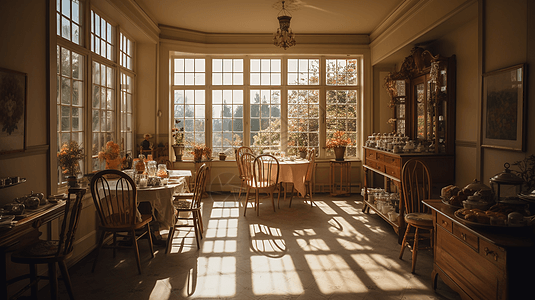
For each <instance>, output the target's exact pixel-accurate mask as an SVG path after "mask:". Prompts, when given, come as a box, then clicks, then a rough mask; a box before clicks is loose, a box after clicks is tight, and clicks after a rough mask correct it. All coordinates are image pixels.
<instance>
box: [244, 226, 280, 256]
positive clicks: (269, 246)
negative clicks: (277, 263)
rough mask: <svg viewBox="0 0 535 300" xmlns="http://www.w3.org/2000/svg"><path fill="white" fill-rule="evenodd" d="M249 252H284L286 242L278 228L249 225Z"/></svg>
mask: <svg viewBox="0 0 535 300" xmlns="http://www.w3.org/2000/svg"><path fill="white" fill-rule="evenodd" d="M249 232H250V236H251V251H252V252H262V253H271V255H273V254H274V253H280V252H286V251H287V248H286V241H285V239H284V238H282V232H281V230H280V228H276V227H269V226H266V225H262V224H250V225H249Z"/></svg>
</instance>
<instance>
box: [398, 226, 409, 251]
mask: <svg viewBox="0 0 535 300" xmlns="http://www.w3.org/2000/svg"><path fill="white" fill-rule="evenodd" d="M410 229H411V225H409V224H407V228H406V229H405V235H404V236H403V241H402V242H401V252H400V253H399V259H403V251H405V245H406V243H407V236H408V235H409V231H410Z"/></svg>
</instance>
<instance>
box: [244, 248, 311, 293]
mask: <svg viewBox="0 0 535 300" xmlns="http://www.w3.org/2000/svg"><path fill="white" fill-rule="evenodd" d="M251 279H252V288H253V293H254V294H255V295H299V294H302V293H303V292H304V288H303V284H302V283H301V280H300V278H299V274H297V272H296V270H295V265H294V263H293V261H292V258H291V257H290V256H289V255H285V256H283V257H280V258H278V259H273V258H269V257H266V256H251Z"/></svg>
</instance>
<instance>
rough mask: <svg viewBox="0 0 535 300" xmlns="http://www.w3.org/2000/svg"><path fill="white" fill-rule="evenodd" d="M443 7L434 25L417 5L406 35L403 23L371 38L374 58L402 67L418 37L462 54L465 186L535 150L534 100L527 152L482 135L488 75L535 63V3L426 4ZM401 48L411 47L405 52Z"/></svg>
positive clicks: (460, 162) (460, 173)
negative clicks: (534, 135)
mask: <svg viewBox="0 0 535 300" xmlns="http://www.w3.org/2000/svg"><path fill="white" fill-rule="evenodd" d="M441 7H442V8H443V9H444V10H443V11H442V12H441V16H437V18H436V19H435V20H434V23H433V25H432V26H429V27H426V28H424V29H422V28H419V24H422V22H424V21H423V20H421V13H420V12H421V11H415V12H414V13H412V14H409V15H407V16H404V17H403V19H404V20H406V22H405V23H404V24H403V26H402V27H403V28H404V30H403V34H402V35H396V34H395V33H396V32H397V30H400V29H394V28H392V29H390V28H389V29H388V30H387V31H386V33H385V34H384V35H382V36H379V37H378V38H377V39H374V40H373V41H372V43H371V53H372V63H373V64H377V65H381V64H384V63H392V61H394V63H397V66H398V69H399V66H400V64H401V59H402V57H405V56H407V55H408V54H409V52H408V50H409V49H410V48H411V47H412V46H414V44H416V43H418V42H427V43H426V45H425V47H427V48H429V49H431V51H432V52H433V53H439V54H441V55H445V56H451V55H453V54H455V55H456V58H457V85H456V87H457V92H456V105H457V107H456V112H457V114H456V118H457V120H456V164H455V166H456V182H455V183H456V184H457V185H460V186H464V185H466V184H468V183H469V182H471V181H472V180H473V179H474V178H477V179H479V180H481V181H482V182H484V183H485V184H487V185H488V184H489V179H490V178H491V177H492V176H494V175H495V174H497V173H499V172H501V171H503V169H504V168H503V164H504V163H505V162H510V163H512V162H514V161H517V160H521V159H523V158H525V157H526V156H528V155H530V154H533V153H534V152H535V139H529V135H530V131H529V128H535V124H534V122H535V121H534V120H533V119H534V118H533V117H534V116H535V107H534V106H533V105H528V117H527V120H528V124H527V128H528V141H527V152H515V151H506V150H496V149H489V148H482V147H481V141H480V139H481V136H480V135H481V133H480V130H481V125H480V124H481V111H482V108H481V84H482V83H481V78H482V75H483V73H484V72H489V71H493V70H496V69H500V68H504V67H508V66H512V65H515V64H519V63H528V65H529V64H531V65H533V63H534V62H535V51H534V50H535V31H534V30H533V29H534V28H535V21H534V19H533V18H529V16H533V15H534V14H535V3H534V2H533V1H529V0H515V1H501V0H485V1H483V0H480V1H452V2H449V4H448V5H447V7H443V4H439V3H437V1H429V2H428V3H426V4H425V5H423V7H422V9H423V10H428V9H434V10H438V9H439V8H441ZM474 11H477V13H476V14H474V13H473V12H474ZM428 16H429V15H428ZM482 20H485V22H484V23H483V22H482ZM426 22H430V20H427V21H426ZM432 27H433V28H432ZM372 36H373V34H372ZM430 41H432V42H431V43H430ZM398 49H402V50H403V51H404V52H405V53H404V54H403V55H400V53H399V51H397V50H398ZM374 68H375V66H374ZM374 79H375V78H374ZM528 80H529V81H528V91H529V90H530V89H532V88H533V87H535V78H534V76H531V77H530V76H528ZM377 85H382V82H376V81H374V88H375V87H377ZM374 91H375V90H374ZM528 97H529V99H527V101H528V102H530V103H533V102H534V97H535V95H534V93H529V92H528ZM373 99H374V101H379V102H381V103H382V102H383V99H382V98H381V95H380V94H379V95H377V94H375V93H374V95H373ZM374 118H378V119H379V120H382V119H383V118H384V116H383V114H382V113H381V112H377V111H375V112H374ZM374 124H376V121H375V120H374Z"/></svg>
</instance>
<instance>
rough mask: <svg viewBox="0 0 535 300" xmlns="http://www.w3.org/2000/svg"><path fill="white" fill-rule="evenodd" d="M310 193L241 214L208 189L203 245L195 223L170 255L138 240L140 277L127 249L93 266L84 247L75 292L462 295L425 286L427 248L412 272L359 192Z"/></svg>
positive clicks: (133, 297) (108, 295) (127, 295)
mask: <svg viewBox="0 0 535 300" xmlns="http://www.w3.org/2000/svg"><path fill="white" fill-rule="evenodd" d="M314 196H315V199H314V200H315V205H314V207H311V206H310V204H308V203H304V202H303V201H302V199H300V198H294V201H293V203H292V207H291V208H289V207H288V202H286V203H282V201H281V208H280V209H279V210H277V211H276V212H273V208H272V206H271V200H269V199H267V198H266V199H262V200H261V205H260V216H259V217H257V216H256V213H255V211H254V209H253V208H249V209H248V211H247V216H246V217H244V216H243V207H241V206H240V203H239V201H238V199H237V195H236V194H210V195H208V197H205V198H204V199H203V218H204V227H205V236H204V239H203V240H202V244H201V249H200V250H198V249H197V246H196V243H195V235H194V233H193V232H192V231H184V232H181V233H180V234H177V236H176V237H175V239H174V240H173V245H172V250H171V253H169V254H167V255H166V254H165V253H164V251H165V247H164V246H163V245H155V250H156V251H157V253H156V254H155V258H153V259H150V255H149V253H148V246H147V245H146V244H147V243H145V241H141V243H140V245H141V249H140V253H141V256H142V268H143V274H142V275H138V273H137V269H136V266H135V259H134V256H133V254H132V253H131V252H129V251H120V252H118V254H117V257H116V258H115V259H114V258H112V253H111V251H104V252H102V253H101V256H100V258H99V263H98V266H97V270H96V271H95V273H91V264H92V261H93V256H92V255H90V256H88V257H86V258H85V259H84V260H82V261H81V262H79V263H78V264H76V265H75V266H72V267H71V268H70V272H71V275H72V282H73V286H74V292H75V295H76V299H78V300H84V299H129V300H137V299H185V298H190V299H418V300H420V299H460V298H459V296H458V295H457V294H456V293H455V292H453V291H452V290H451V289H449V287H447V286H446V285H445V284H444V283H443V282H442V281H441V280H440V279H439V284H438V289H437V291H436V292H435V291H433V290H432V289H431V278H430V274H431V270H432V253H431V252H430V251H422V252H421V253H419V255H418V262H417V266H416V273H417V274H411V273H410V267H411V259H410V252H409V251H406V253H405V256H404V259H403V260H400V259H398V255H399V250H400V248H399V247H400V246H399V244H398V243H397V236H396V234H395V233H394V232H393V230H392V228H391V227H390V226H389V225H388V224H386V222H384V221H383V220H382V219H381V218H379V217H378V216H374V215H373V214H364V213H362V211H361V208H362V203H361V201H360V199H361V198H360V196H351V197H339V198H334V197H330V196H327V195H326V194H315V195H314ZM242 199H243V196H242ZM162 233H163V234H165V232H162ZM60 289H61V293H62V295H61V299H68V296H67V294H66V292H65V288H64V286H63V284H62V283H61V282H60ZM46 292H47V291H46V288H44V289H43V290H42V291H41V294H42V295H43V298H42V299H46V298H47V296H46Z"/></svg>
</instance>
